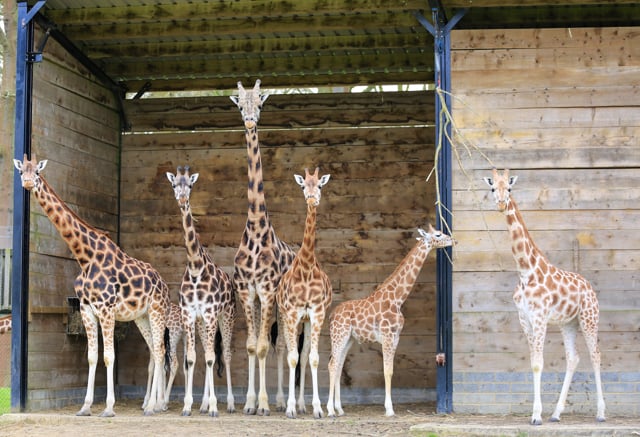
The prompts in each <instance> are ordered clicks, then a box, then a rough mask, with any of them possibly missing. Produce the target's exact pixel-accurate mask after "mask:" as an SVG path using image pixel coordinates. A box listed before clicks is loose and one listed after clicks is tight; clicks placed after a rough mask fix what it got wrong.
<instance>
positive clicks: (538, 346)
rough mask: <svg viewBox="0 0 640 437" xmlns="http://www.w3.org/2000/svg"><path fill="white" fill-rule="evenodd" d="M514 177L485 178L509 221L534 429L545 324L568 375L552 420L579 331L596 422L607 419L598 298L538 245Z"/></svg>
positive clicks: (571, 366)
mask: <svg viewBox="0 0 640 437" xmlns="http://www.w3.org/2000/svg"><path fill="white" fill-rule="evenodd" d="M517 179H518V177H517V176H509V170H505V171H504V173H503V174H499V173H498V170H497V169H495V168H494V169H493V177H492V178H490V177H485V178H484V180H485V182H486V183H487V184H488V185H489V187H491V192H492V193H493V196H494V199H495V202H496V205H497V207H498V210H499V211H501V212H502V213H504V215H505V216H506V218H507V225H508V228H509V235H510V237H511V252H512V254H513V258H514V260H515V262H516V267H517V270H518V274H519V281H518V285H516V289H515V292H514V294H513V301H514V302H515V305H516V308H517V309H518V317H519V319H520V326H522V329H523V331H524V333H525V335H526V337H527V341H528V343H529V353H530V357H531V369H532V371H533V389H534V399H533V414H532V416H531V424H532V425H541V424H542V401H541V399H540V384H541V382H540V381H541V376H542V368H543V365H544V357H543V348H544V340H545V335H546V331H547V325H548V324H549V323H551V324H556V325H559V326H560V329H561V332H562V338H563V340H564V347H565V355H566V361H567V365H566V373H565V377H564V382H563V384H562V390H561V392H560V398H559V399H558V404H557V405H556V409H555V411H554V412H553V415H552V416H551V419H550V420H551V421H552V422H557V421H559V420H560V414H561V413H562V411H563V410H564V406H565V401H566V399H567V394H568V392H569V386H570V385H571V379H572V378H573V373H574V372H575V369H576V367H577V365H578V361H579V357H578V350H577V348H576V336H577V332H578V329H581V330H582V333H583V335H584V338H585V341H586V343H587V348H588V349H589V354H590V355H591V364H592V365H593V373H594V375H595V380H596V390H597V399H598V400H597V402H598V412H597V415H596V419H597V420H598V421H599V422H603V421H605V414H604V410H605V403H604V397H603V395H602V384H601V381H600V349H599V347H598V318H599V311H598V298H597V297H596V293H595V291H594V290H593V288H592V287H591V284H589V282H588V281H587V280H586V279H584V278H583V277H582V276H581V275H579V274H577V273H573V272H568V271H565V270H561V269H559V268H557V267H555V266H553V265H552V264H551V263H550V262H549V261H548V260H547V258H546V257H545V256H544V254H543V253H542V252H541V251H540V249H539V248H538V246H536V243H535V242H534V241H533V239H532V238H531V234H529V231H528V230H527V227H526V225H525V223H524V220H523V218H522V214H521V213H520V210H519V209H518V205H517V204H516V201H515V199H514V198H513V197H512V196H511V189H512V187H513V185H514V184H515V183H516V180H517Z"/></svg>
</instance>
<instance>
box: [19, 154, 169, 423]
mask: <svg viewBox="0 0 640 437" xmlns="http://www.w3.org/2000/svg"><path fill="white" fill-rule="evenodd" d="M13 162H14V165H15V167H16V168H17V169H18V172H19V173H20V177H21V180H22V187H23V188H24V189H26V190H28V191H30V192H32V193H33V195H34V196H35V198H36V200H37V201H38V203H39V204H40V206H41V207H42V209H43V211H44V212H45V214H46V215H47V217H48V218H49V220H51V222H52V223H53V225H54V226H55V227H56V229H57V230H58V232H59V233H60V236H61V237H62V239H63V240H64V241H65V242H66V243H67V246H68V247H69V249H70V250H71V252H72V254H73V256H74V258H75V259H76V261H77V262H78V264H79V265H80V269H81V272H80V274H79V275H78V276H77V278H76V280H75V282H74V289H75V292H76V296H77V297H78V299H79V300H80V313H81V315H82V322H83V324H84V327H85V330H86V332H87V343H88V354H87V355H88V361H89V377H88V382H87V394H86V397H85V400H84V404H83V406H82V408H81V409H80V411H78V413H77V415H78V416H89V415H91V405H92V404H93V393H94V383H95V372H96V366H97V364H98V324H99V325H100V328H101V329H102V338H103V344H104V363H105V366H106V368H107V399H106V407H105V409H104V411H103V412H102V413H101V414H100V415H101V416H103V417H112V416H114V415H115V413H114V411H113V405H114V403H115V396H114V381H113V365H114V362H115V352H114V342H113V332H114V326H115V322H116V321H132V320H133V321H134V322H135V323H136V325H137V326H138V328H139V329H140V332H141V333H142V335H143V336H144V339H145V341H146V342H147V345H148V346H149V350H150V351H151V353H152V354H153V360H154V364H155V366H154V371H153V380H152V384H151V393H152V395H151V397H150V399H149V402H148V403H147V406H146V409H145V410H144V414H145V415H152V414H153V413H154V411H160V410H161V409H162V408H163V405H162V404H163V400H164V393H163V392H164V388H163V382H162V381H163V377H162V372H163V366H164V359H165V357H164V354H165V344H164V342H163V339H164V333H165V316H166V311H167V309H168V308H169V289H168V287H167V284H166V283H165V282H164V281H163V280H162V278H161V277H160V274H159V273H158V272H157V271H156V270H155V269H154V268H153V267H152V266H151V265H150V264H148V263H146V262H143V261H140V260H137V259H135V258H133V257H131V256H129V255H127V254H126V253H125V252H124V251H123V250H122V249H121V248H120V247H118V246H117V245H116V244H115V243H114V242H113V241H112V240H111V239H109V237H108V236H107V235H106V234H105V233H104V232H102V231H99V230H97V229H96V228H94V227H92V226H91V225H89V224H88V223H86V222H85V221H84V220H82V219H81V218H80V217H78V215H77V214H76V213H75V212H74V211H73V210H72V209H71V208H69V206H68V205H67V204H66V203H64V202H63V201H62V200H61V199H60V198H59V197H58V195H57V194H56V193H55V191H54V190H53V188H51V186H50V185H49V183H48V182H47V181H46V180H45V178H44V177H43V176H42V175H41V173H42V171H43V170H44V168H45V166H46V165H47V160H43V161H40V162H37V161H36V159H35V156H33V157H32V160H29V159H28V158H27V155H26V154H25V156H24V160H23V162H20V161H19V160H17V159H14V160H13Z"/></svg>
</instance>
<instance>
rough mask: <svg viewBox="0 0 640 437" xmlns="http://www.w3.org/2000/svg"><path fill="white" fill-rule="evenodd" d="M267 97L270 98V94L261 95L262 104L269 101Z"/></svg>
mask: <svg viewBox="0 0 640 437" xmlns="http://www.w3.org/2000/svg"><path fill="white" fill-rule="evenodd" d="M267 97H269V94H261V95H260V102H261V103H264V102H265V101H266V100H267Z"/></svg>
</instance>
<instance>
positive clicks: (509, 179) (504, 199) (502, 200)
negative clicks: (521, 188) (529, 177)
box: [484, 168, 518, 211]
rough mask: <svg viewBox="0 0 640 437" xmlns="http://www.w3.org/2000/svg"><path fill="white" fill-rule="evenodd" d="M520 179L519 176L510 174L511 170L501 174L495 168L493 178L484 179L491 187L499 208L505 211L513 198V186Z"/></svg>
mask: <svg viewBox="0 0 640 437" xmlns="http://www.w3.org/2000/svg"><path fill="white" fill-rule="evenodd" d="M517 180H518V176H509V170H508V169H506V170H505V171H504V173H502V174H499V173H498V170H496V169H495V168H494V169H493V177H492V178H484V181H485V182H486V183H487V185H489V186H490V187H491V192H492V193H493V197H494V199H495V201H496V204H497V205H498V210H500V211H504V210H506V209H507V205H508V204H509V201H510V200H511V187H513V185H514V184H515V183H516V181H517Z"/></svg>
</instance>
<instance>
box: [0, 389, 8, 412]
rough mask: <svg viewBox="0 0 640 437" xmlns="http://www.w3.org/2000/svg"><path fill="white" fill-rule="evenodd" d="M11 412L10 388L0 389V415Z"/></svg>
mask: <svg viewBox="0 0 640 437" xmlns="http://www.w3.org/2000/svg"><path fill="white" fill-rule="evenodd" d="M10 412H11V388H9V387H0V414H6V413H10Z"/></svg>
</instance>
